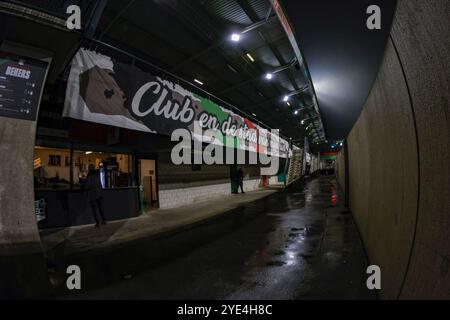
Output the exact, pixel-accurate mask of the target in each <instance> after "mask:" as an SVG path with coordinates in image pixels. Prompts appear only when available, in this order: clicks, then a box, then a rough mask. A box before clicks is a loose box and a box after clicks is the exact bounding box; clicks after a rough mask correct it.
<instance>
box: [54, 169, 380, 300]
mask: <svg viewBox="0 0 450 320" xmlns="http://www.w3.org/2000/svg"><path fill="white" fill-rule="evenodd" d="M340 198H341V197H339V193H338V190H337V184H336V181H335V179H334V178H333V177H327V176H322V177H319V178H316V179H313V180H311V181H309V182H307V183H306V185H305V186H295V187H293V188H292V189H290V190H289V191H283V192H279V193H276V194H273V195H271V196H269V197H267V198H265V199H262V200H258V201H256V202H252V203H247V204H245V205H242V206H241V207H240V208H238V209H236V210H234V211H233V212H232V213H230V214H227V215H224V216H222V217H220V218H218V219H215V220H214V221H210V222H208V223H205V224H203V225H200V226H197V227H195V228H193V229H190V230H186V231H183V232H180V233H177V234H174V235H170V236H167V237H163V238H161V239H153V240H151V241H150V240H149V241H141V242H140V243H135V244H133V245H129V246H124V247H123V248H116V249H114V250H113V251H105V252H92V253H85V254H83V255H82V256H78V257H71V258H70V259H67V260H65V261H61V264H62V265H67V264H71V263H74V264H78V265H79V266H80V267H81V269H82V275H83V277H82V287H83V290H81V292H79V293H77V294H74V293H72V292H70V293H69V292H67V291H64V289H62V287H63V285H62V283H63V280H58V277H57V276H56V277H55V280H54V281H55V285H56V287H59V290H57V291H56V293H55V298H70V299H72V298H75V299H275V300H278V299H376V295H375V293H374V292H371V291H369V290H368V289H367V288H366V279H367V275H366V268H367V261H366V256H365V253H364V250H363V246H362V244H361V241H360V238H359V234H358V231H357V229H356V226H355V224H354V222H353V219H352V216H351V214H350V213H349V212H348V211H347V210H346V209H345V208H344V207H343V206H342V204H341V201H343V199H340ZM61 277H62V276H61ZM61 279H62V278H61ZM58 281H59V282H60V283H59V284H58Z"/></svg>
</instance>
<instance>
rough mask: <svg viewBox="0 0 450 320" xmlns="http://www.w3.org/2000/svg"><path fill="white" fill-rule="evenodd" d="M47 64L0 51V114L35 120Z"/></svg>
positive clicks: (1, 115)
mask: <svg viewBox="0 0 450 320" xmlns="http://www.w3.org/2000/svg"><path fill="white" fill-rule="evenodd" d="M47 66H48V64H47V63H46V62H43V61H40V60H35V59H31V58H26V57H20V56H17V55H14V54H10V53H6V52H2V51H0V117H8V118H16V119H24V120H31V121H36V116H37V111H38V110H37V109H38V107H39V101H40V98H41V91H42V86H43V85H44V81H45V75H46V72H47Z"/></svg>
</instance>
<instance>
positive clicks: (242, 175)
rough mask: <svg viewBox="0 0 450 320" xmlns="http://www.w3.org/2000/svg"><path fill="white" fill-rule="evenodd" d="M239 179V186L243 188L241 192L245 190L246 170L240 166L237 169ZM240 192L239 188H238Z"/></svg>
mask: <svg viewBox="0 0 450 320" xmlns="http://www.w3.org/2000/svg"><path fill="white" fill-rule="evenodd" d="M237 181H238V185H239V188H241V192H242V193H245V192H244V171H243V170H242V168H239V169H238V171H237ZM238 192H239V189H238Z"/></svg>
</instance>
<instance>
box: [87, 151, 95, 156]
mask: <svg viewBox="0 0 450 320" xmlns="http://www.w3.org/2000/svg"><path fill="white" fill-rule="evenodd" d="M93 153H94V152H92V151H86V155H88V154H93Z"/></svg>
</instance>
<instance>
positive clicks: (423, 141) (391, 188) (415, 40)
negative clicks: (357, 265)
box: [338, 0, 450, 299]
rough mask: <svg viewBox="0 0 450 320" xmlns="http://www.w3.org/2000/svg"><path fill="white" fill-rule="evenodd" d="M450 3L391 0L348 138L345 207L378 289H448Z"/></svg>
mask: <svg viewBox="0 0 450 320" xmlns="http://www.w3.org/2000/svg"><path fill="white" fill-rule="evenodd" d="M449 3H450V2H449V1H447V0H434V1H421V0H400V1H399V2H398V7H397V13H396V17H395V20H394V23H393V28H392V31H391V39H390V40H389V43H388V45H387V48H386V53H385V57H384V60H383V63H382V67H381V69H380V72H379V75H378V78H377V80H376V82H375V84H374V87H373V89H372V91H371V93H370V95H369V97H368V100H367V102H366V105H365V106H364V109H363V112H362V114H361V116H360V118H359V119H358V121H357V123H356V124H355V126H354V128H353V129H352V131H351V133H350V135H349V137H348V139H347V140H348V161H349V167H348V170H349V181H348V183H349V197H350V208H351V210H352V211H353V214H354V215H355V219H356V221H357V224H358V226H359V229H360V232H361V235H362V238H363V241H364V243H365V245H366V248H367V251H368V254H369V258H370V260H371V262H372V263H373V264H378V265H380V267H381V269H382V287H383V288H382V292H381V297H382V298H387V299H394V298H406V299H410V298H418V299H420V298H447V299H448V298H450V273H449V265H450V214H449V212H450V210H449V176H450V175H449V160H450V159H449V152H448V144H449V143H448V141H450V139H449V127H450V123H449V121H450V120H449V104H448V101H449V86H448V84H449V78H448V74H449V73H450V71H449V56H450V52H449V48H450V43H449V34H448V21H449V20H450V16H449V13H450V5H449ZM342 161H343V157H342V156H341V157H339V164H338V166H339V165H341V166H342V163H341V162H342ZM341 179H342V178H340V180H341Z"/></svg>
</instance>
